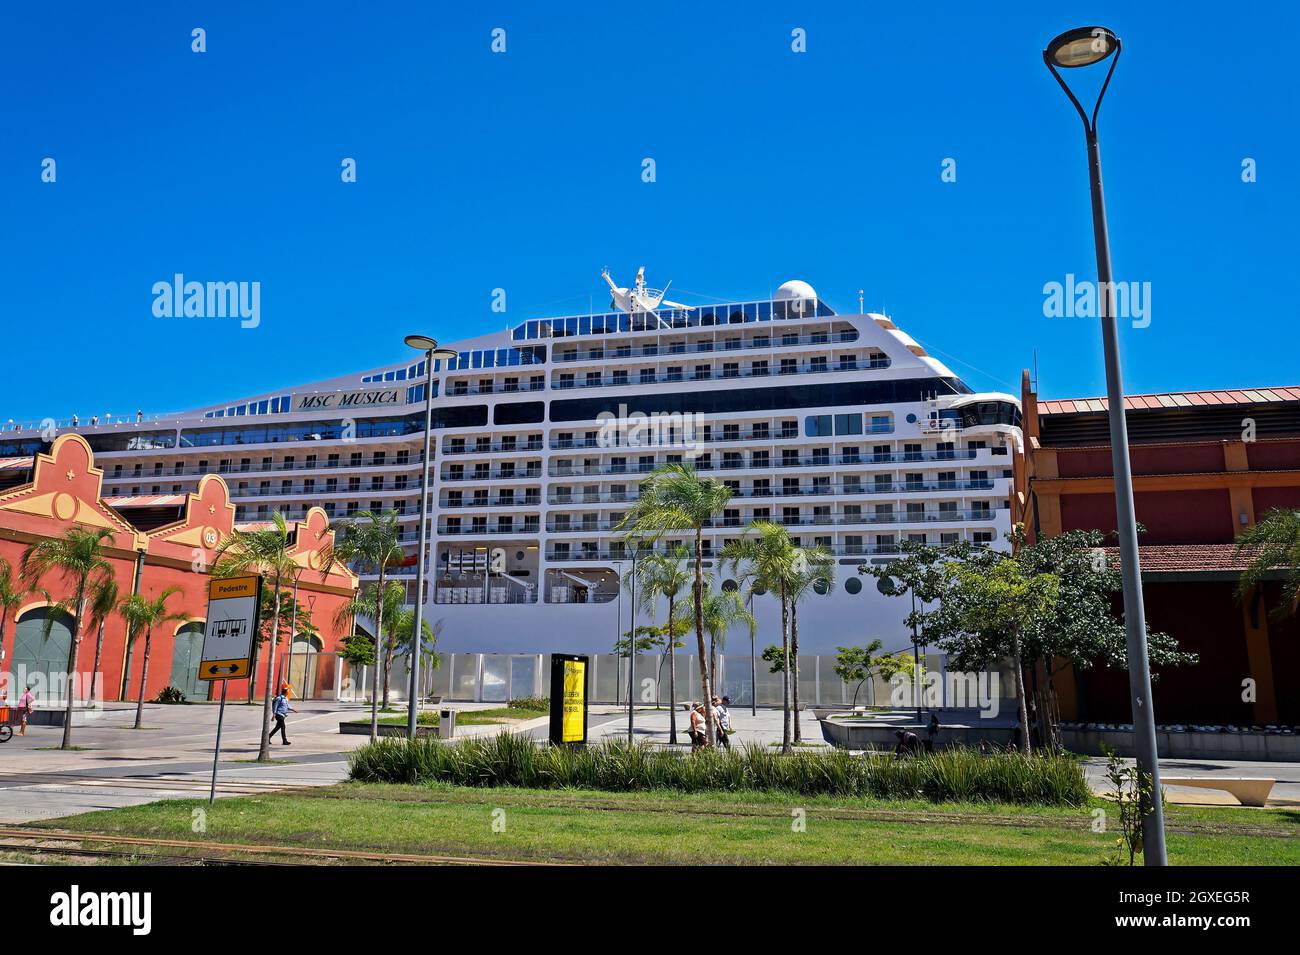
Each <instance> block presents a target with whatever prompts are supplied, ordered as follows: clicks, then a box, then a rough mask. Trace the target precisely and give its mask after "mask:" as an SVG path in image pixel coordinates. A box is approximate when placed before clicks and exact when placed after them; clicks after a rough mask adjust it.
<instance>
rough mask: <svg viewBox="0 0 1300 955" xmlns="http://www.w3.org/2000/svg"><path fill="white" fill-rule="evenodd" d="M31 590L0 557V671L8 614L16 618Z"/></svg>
mask: <svg viewBox="0 0 1300 955" xmlns="http://www.w3.org/2000/svg"><path fill="white" fill-rule="evenodd" d="M31 592H32V591H31V588H30V587H27V586H25V585H24V584H23V582H22V580H21V579H20V578H18V577H15V576H14V573H13V567H12V566H11V565H10V563H9V561H7V560H5V559H4V558H3V557H0V673H3V672H4V671H5V659H4V657H5V629H6V627H7V625H8V623H9V615H10V614H11V613H12V614H13V615H14V619H15V620H16V619H17V617H18V609H19V608H20V607H21V606H22V605H23V601H24V600H26V599H27V595H28V594H30V593H31ZM3 705H4V696H3V694H0V706H3Z"/></svg>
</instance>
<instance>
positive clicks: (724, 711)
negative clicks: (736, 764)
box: [713, 696, 731, 749]
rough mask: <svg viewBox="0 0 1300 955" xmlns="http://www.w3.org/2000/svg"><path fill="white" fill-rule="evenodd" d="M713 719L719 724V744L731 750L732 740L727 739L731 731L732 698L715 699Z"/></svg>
mask: <svg viewBox="0 0 1300 955" xmlns="http://www.w3.org/2000/svg"><path fill="white" fill-rule="evenodd" d="M713 718H714V719H715V720H717V723H718V742H719V743H721V744H722V745H723V746H724V747H726V748H727V749H731V740H730V739H728V738H727V737H728V734H729V731H730V730H731V697H729V696H724V697H723V698H722V699H718V698H717V697H716V696H715V697H714V698H713Z"/></svg>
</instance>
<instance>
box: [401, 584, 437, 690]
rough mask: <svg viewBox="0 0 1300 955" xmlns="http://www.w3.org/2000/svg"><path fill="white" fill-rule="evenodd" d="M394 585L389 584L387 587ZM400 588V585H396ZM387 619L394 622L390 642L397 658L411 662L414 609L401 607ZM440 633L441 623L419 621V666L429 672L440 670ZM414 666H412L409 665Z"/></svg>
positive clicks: (426, 620)
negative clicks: (404, 658) (393, 646)
mask: <svg viewBox="0 0 1300 955" xmlns="http://www.w3.org/2000/svg"><path fill="white" fill-rule="evenodd" d="M394 584H396V582H395V581H392V582H390V584H389V586H393V585H394ZM396 585H397V586H399V587H400V586H401V585H400V584H396ZM389 619H391V620H393V621H395V622H394V624H393V626H392V627H391V630H390V632H391V633H392V640H393V643H394V645H395V647H396V652H397V654H398V655H399V656H404V657H406V659H407V661H408V664H410V661H411V654H412V653H413V652H414V651H415V646H414V641H413V640H412V639H411V634H412V633H413V632H414V630H415V608H414V607H402V608H401V609H399V610H397V611H396V613H395V614H394V615H393V616H392V617H390V618H389ZM441 632H442V621H439V622H438V623H436V624H431V623H429V621H428V618H421V620H420V646H419V666H421V667H428V668H429V669H431V670H440V669H442V657H440V656H438V635H439V634H440V633H441ZM410 665H414V664H410Z"/></svg>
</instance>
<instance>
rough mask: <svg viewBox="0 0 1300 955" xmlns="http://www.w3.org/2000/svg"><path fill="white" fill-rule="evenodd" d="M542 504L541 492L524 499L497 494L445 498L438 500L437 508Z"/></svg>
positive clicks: (532, 505) (526, 496)
mask: <svg viewBox="0 0 1300 955" xmlns="http://www.w3.org/2000/svg"><path fill="white" fill-rule="evenodd" d="M541 503H542V495H541V492H540V491H539V492H537V493H535V494H528V495H525V496H524V497H514V496H513V495H512V496H505V495H501V494H498V495H497V496H496V497H488V496H486V495H485V496H482V497H477V496H476V497H469V498H455V497H450V496H445V497H442V498H439V500H438V506H439V507H442V508H459V507H539V506H540V505H541Z"/></svg>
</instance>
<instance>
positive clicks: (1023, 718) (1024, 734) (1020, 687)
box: [1011, 631, 1033, 755]
mask: <svg viewBox="0 0 1300 955" xmlns="http://www.w3.org/2000/svg"><path fill="white" fill-rule="evenodd" d="M1011 663H1012V665H1013V666H1014V667H1015V668H1016V699H1017V701H1018V702H1019V703H1020V737H1021V739H1022V740H1023V741H1024V744H1025V755H1029V754H1030V753H1032V752H1033V744H1031V743H1030V741H1029V707H1028V705H1027V704H1026V702H1025V673H1024V667H1023V666H1022V665H1021V661H1020V633H1019V632H1018V631H1017V632H1013V633H1012V634H1011Z"/></svg>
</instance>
